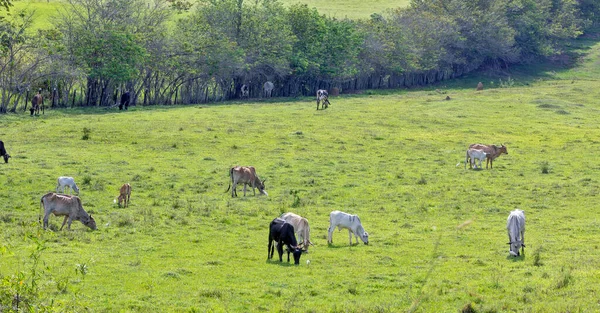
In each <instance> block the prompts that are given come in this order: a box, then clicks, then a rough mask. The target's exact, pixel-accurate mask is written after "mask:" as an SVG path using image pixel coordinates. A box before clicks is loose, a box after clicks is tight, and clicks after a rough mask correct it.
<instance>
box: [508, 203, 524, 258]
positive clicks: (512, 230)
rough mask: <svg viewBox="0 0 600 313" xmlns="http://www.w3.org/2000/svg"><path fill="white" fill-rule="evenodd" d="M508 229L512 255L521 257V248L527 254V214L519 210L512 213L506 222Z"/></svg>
mask: <svg viewBox="0 0 600 313" xmlns="http://www.w3.org/2000/svg"><path fill="white" fill-rule="evenodd" d="M506 229H507V230H508V244H509V245H510V250H509V253H510V255H512V256H519V255H520V253H519V249H521V248H522V249H523V253H525V212H523V211H521V210H518V209H517V210H514V211H511V212H510V214H509V215H508V219H507V220H506Z"/></svg>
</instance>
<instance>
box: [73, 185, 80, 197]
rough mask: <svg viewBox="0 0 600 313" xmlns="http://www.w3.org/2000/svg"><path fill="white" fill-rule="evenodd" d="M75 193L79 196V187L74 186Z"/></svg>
mask: <svg viewBox="0 0 600 313" xmlns="http://www.w3.org/2000/svg"><path fill="white" fill-rule="evenodd" d="M73 191H75V193H77V195H79V187H77V185H73Z"/></svg>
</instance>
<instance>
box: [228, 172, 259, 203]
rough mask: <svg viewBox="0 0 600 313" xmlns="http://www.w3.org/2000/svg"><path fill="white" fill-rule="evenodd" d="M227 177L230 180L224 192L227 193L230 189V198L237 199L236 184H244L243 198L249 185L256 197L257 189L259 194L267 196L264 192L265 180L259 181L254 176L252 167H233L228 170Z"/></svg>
mask: <svg viewBox="0 0 600 313" xmlns="http://www.w3.org/2000/svg"><path fill="white" fill-rule="evenodd" d="M229 177H230V178H231V183H230V184H229V187H227V190H225V192H227V191H229V188H231V197H234V196H235V197H237V190H236V187H237V184H239V183H242V184H244V197H245V196H246V186H247V185H250V186H251V187H252V192H253V193H254V195H256V190H255V188H258V191H259V192H260V194H263V195H265V196H268V195H269V194H267V192H266V191H265V181H267V180H266V179H265V180H263V181H261V180H260V178H258V176H257V175H256V169H254V167H253V166H235V167H232V168H231V169H230V170H229ZM232 186H233V187H232Z"/></svg>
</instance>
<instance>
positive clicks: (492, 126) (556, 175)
mask: <svg viewBox="0 0 600 313" xmlns="http://www.w3.org/2000/svg"><path fill="white" fill-rule="evenodd" d="M582 42H583V47H582V51H586V52H587V53H588V54H587V55H588V56H587V57H582V58H581V59H580V62H579V63H577V64H576V65H577V66H576V67H575V68H572V69H561V68H557V67H551V68H542V67H540V68H538V69H537V74H536V76H535V77H538V78H535V77H534V76H526V77H525V78H523V79H521V78H520V77H513V79H514V81H515V83H514V84H513V85H512V87H511V88H490V87H489V86H492V85H493V86H495V87H499V85H501V84H500V82H499V80H497V79H495V78H490V79H487V80H486V78H485V76H483V77H484V78H481V77H471V78H468V79H467V80H465V81H466V82H467V83H463V84H462V85H461V83H460V82H459V83H457V82H447V84H443V85H438V86H435V87H432V88H430V89H429V88H428V89H425V90H414V91H392V92H381V93H372V92H366V93H364V94H362V95H354V96H343V97H339V98H333V99H332V100H331V102H332V105H331V106H330V108H329V109H328V110H325V111H316V110H315V104H314V101H313V100H312V99H301V100H297V101H286V102H278V101H277V100H275V101H272V102H251V103H227V104H224V105H210V106H187V107H149V108H142V107H135V108H133V109H132V110H130V111H129V112H116V111H110V112H108V111H106V110H104V109H73V110H49V111H46V114H45V115H43V116H40V117H34V118H32V117H30V116H28V115H27V114H25V113H21V114H18V115H14V114H9V115H2V116H0V123H1V124H2V126H3V127H2V128H0V140H3V141H4V142H5V145H6V148H7V150H8V152H9V153H10V154H11V155H12V156H13V158H12V159H11V160H10V163H8V164H0V186H1V188H0V234H1V237H0V275H1V276H2V277H3V279H2V280H1V285H0V299H1V300H2V301H4V302H3V303H2V305H10V303H11V299H13V297H14V295H15V294H16V293H19V294H20V295H21V296H22V297H23V298H24V299H26V300H28V301H30V302H31V303H34V304H35V305H36V307H35V308H34V309H35V310H42V307H43V306H50V309H49V310H50V311H56V312H80V311H86V310H87V311H92V312H117V311H118V312H167V311H173V312H182V311H183V312H257V311H267V312H273V311H275V312H280V311H283V312H457V311H459V310H461V309H462V308H464V307H465V306H467V305H471V306H472V307H473V308H474V309H475V310H476V311H477V312H509V311H510V312H567V311H569V312H573V311H578V312H594V311H597V310H598V306H599V304H598V299H597V298H598V297H597V296H596V295H597V294H598V293H600V276H599V275H598V274H599V272H598V268H597V263H598V253H599V251H598V249H599V246H600V220H599V219H598V208H599V207H600V203H599V202H600V199H599V198H598V191H599V189H600V182H599V179H598V175H597V172H596V171H597V170H598V169H599V166H598V164H597V157H596V155H595V154H596V152H597V151H598V149H599V148H600V141H599V140H598V138H599V137H600V128H599V127H598V125H599V124H600V116H599V114H598V113H599V112H600V103H599V101H598V100H597V99H598V98H599V93H600V92H599V90H600V80H599V76H598V75H595V74H593V73H598V69H599V68H600V67H599V64H598V61H597V58H596V57H594V56H597V55H598V52H599V51H600V45H598V44H594V42H593V41H585V40H584V41H582ZM471 80H472V81H477V80H483V81H484V83H485V85H486V87H487V88H486V89H485V90H484V91H482V92H476V91H475V90H474V87H475V85H474V84H471V83H470V81H471ZM465 81H463V82H465ZM493 82H494V84H492V83H493ZM465 84H467V85H468V87H465V86H466V85H465ZM505 86H506V85H505ZM436 89H437V90H436ZM447 95H448V96H450V97H451V99H452V100H450V101H445V100H443V99H444V98H445V97H446V96H447ZM84 128H87V129H89V131H90V135H89V139H88V140H83V139H82V137H83V132H84V131H83V130H84ZM475 142H483V143H495V144H500V143H505V144H506V145H507V147H508V152H509V155H502V156H501V157H500V158H499V159H497V160H496V162H495V163H494V169H488V170H486V169H484V170H465V169H464V154H465V149H466V147H467V146H468V144H469V143H475ZM233 165H253V166H255V167H256V168H257V172H258V174H259V175H260V176H261V178H263V179H265V178H266V179H267V182H266V185H267V191H268V192H269V196H268V197H259V196H256V197H255V196H252V195H251V194H250V195H249V196H247V197H243V196H240V197H239V198H235V199H232V198H231V197H230V196H229V195H228V194H226V193H225V190H226V189H227V186H228V169H229V168H230V167H231V166H233ZM61 175H67V176H73V177H75V179H76V181H77V182H78V184H79V187H80V189H81V194H80V196H81V198H82V200H83V203H84V208H85V209H86V210H88V211H89V212H91V213H92V214H93V216H94V218H95V219H96V221H97V223H98V228H99V229H98V230H97V231H90V230H88V229H87V228H85V227H84V226H83V225H82V224H81V223H79V222H74V224H73V230H72V231H57V228H58V227H59V226H60V223H61V222H62V219H61V218H57V217H54V216H52V217H51V218H50V223H51V229H50V230H47V231H42V230H40V226H39V224H38V218H39V217H38V216H39V214H40V206H39V200H40V197H41V196H42V195H44V194H45V193H46V192H50V191H53V190H54V188H55V184H56V178H57V177H58V176H61ZM125 182H129V183H131V185H132V187H133V192H132V199H131V206H130V207H129V208H119V207H117V206H116V205H115V204H113V199H114V198H116V197H117V195H118V188H119V187H120V186H121V184H123V183H125ZM240 195H241V190H240ZM515 208H520V209H523V210H525V212H526V216H527V232H526V234H525V238H526V240H525V241H526V244H527V248H526V252H525V256H522V257H519V258H512V257H509V256H508V245H507V244H506V242H507V235H506V230H505V225H506V217H507V216H508V213H509V211H511V210H513V209H515ZM333 210H342V211H346V212H350V213H354V214H358V215H359V216H360V218H361V220H362V222H363V225H364V227H365V228H366V230H367V231H368V232H369V234H370V245H368V246H365V245H362V244H360V245H355V246H349V245H348V237H347V232H345V231H342V232H338V231H336V232H335V233H334V237H333V240H334V244H333V245H331V246H328V245H327V243H326V234H327V227H328V215H329V212H331V211H333ZM288 211H292V212H296V213H298V214H300V215H303V216H305V217H306V218H308V220H309V221H310V223H311V229H312V236H311V237H312V241H313V242H314V243H315V246H314V247H311V249H310V253H308V254H306V255H304V256H303V257H302V259H301V265H300V266H297V267H296V266H293V265H289V264H288V263H286V262H284V263H282V264H281V263H279V262H278V261H266V256H267V251H266V250H267V235H268V224H269V222H270V221H271V220H272V219H273V218H275V217H277V216H278V215H280V214H281V213H282V212H288ZM307 260H310V261H311V263H310V265H307V264H306V261H307ZM7 299H8V300H7ZM7 301H8V302H7ZM6 309H7V308H6V307H4V308H2V307H0V311H2V310H6Z"/></svg>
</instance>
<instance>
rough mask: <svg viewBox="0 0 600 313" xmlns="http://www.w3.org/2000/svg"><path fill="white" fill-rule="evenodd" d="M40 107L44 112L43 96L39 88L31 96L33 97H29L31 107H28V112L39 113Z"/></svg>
mask: <svg viewBox="0 0 600 313" xmlns="http://www.w3.org/2000/svg"><path fill="white" fill-rule="evenodd" d="M40 107H41V108H42V113H44V98H43V97H42V94H41V89H40V91H39V92H38V93H37V94H36V95H35V96H33V98H31V108H30V109H29V112H30V113H31V115H33V114H34V113H35V115H40Z"/></svg>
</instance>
